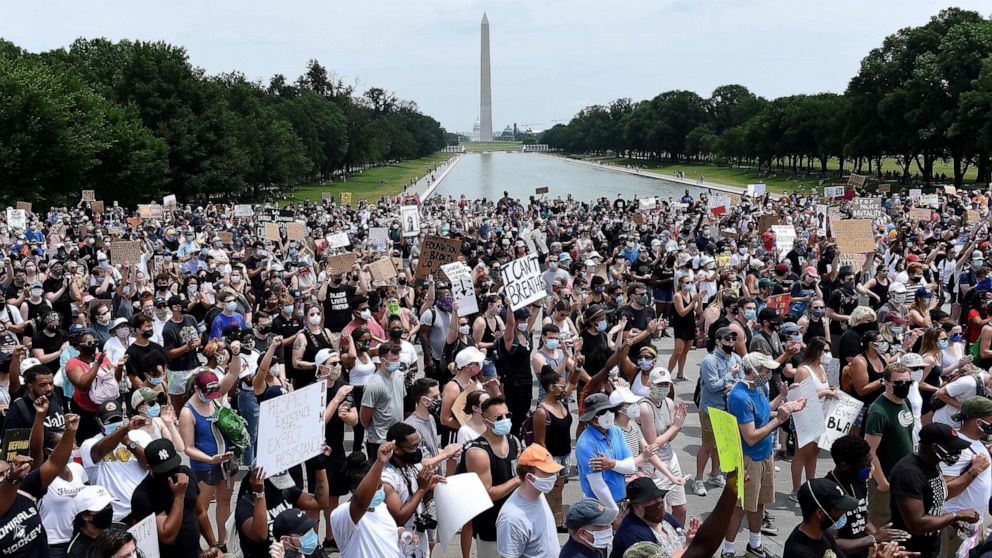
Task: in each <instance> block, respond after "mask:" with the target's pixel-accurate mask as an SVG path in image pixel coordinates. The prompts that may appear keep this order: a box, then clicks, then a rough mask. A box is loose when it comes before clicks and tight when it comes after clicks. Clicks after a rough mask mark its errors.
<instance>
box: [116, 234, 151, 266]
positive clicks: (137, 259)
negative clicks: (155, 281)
mask: <svg viewBox="0 0 992 558" xmlns="http://www.w3.org/2000/svg"><path fill="white" fill-rule="evenodd" d="M142 254H144V249H143V248H142V246H141V241H140V240H118V241H115V242H112V243H111V244H110V261H111V263H113V264H114V265H131V264H136V263H141V255H142Z"/></svg>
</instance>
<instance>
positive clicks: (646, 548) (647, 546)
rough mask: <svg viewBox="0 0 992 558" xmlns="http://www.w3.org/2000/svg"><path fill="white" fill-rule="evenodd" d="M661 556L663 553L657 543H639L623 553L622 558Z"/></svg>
mask: <svg viewBox="0 0 992 558" xmlns="http://www.w3.org/2000/svg"><path fill="white" fill-rule="evenodd" d="M663 554H664V552H663V551H662V550H661V547H660V546H658V543H653V542H650V541H641V542H639V543H634V544H632V545H630V547H628V548H627V550H626V551H625V552H624V553H623V558H658V556H662V555H663Z"/></svg>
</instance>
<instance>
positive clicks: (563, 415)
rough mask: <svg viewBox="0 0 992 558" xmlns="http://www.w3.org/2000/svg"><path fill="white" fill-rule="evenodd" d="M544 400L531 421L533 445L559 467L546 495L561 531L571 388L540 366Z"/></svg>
mask: <svg viewBox="0 0 992 558" xmlns="http://www.w3.org/2000/svg"><path fill="white" fill-rule="evenodd" d="M538 381H539V382H540V383H541V389H542V391H544V398H543V399H541V400H540V401H538V403H537V408H536V409H534V414H533V417H532V418H531V420H532V424H533V428H534V443H535V444H540V445H541V446H544V448H545V449H547V450H548V453H550V454H551V457H552V458H553V459H554V460H555V462H556V463H558V464H559V465H561V466H562V469H561V471H559V473H558V478H557V479H555V486H554V488H552V489H551V492H548V496H547V498H548V505H549V506H550V507H551V513H552V514H554V518H555V525H557V526H558V528H559V530H560V531H561V530H563V529H564V528H565V512H564V510H563V507H562V499H561V494H562V490H564V489H565V483H566V482H568V471H569V462H568V456H569V455H571V453H572V434H571V432H572V415H571V414H570V413H569V412H568V397H569V394H571V393H572V390H573V389H574V388H575V385H574V384H571V383H566V382H565V381H564V380H563V379H562V377H561V376H560V375H559V374H558V372H556V371H555V369H554V368H552V367H551V366H548V365H544V367H542V368H541V376H540V378H539V379H538Z"/></svg>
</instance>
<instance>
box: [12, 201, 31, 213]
mask: <svg viewBox="0 0 992 558" xmlns="http://www.w3.org/2000/svg"><path fill="white" fill-rule="evenodd" d="M15 207H16V208H17V209H23V210H24V211H27V212H28V213H31V202H23V201H19V202H17V205H16V206H15Z"/></svg>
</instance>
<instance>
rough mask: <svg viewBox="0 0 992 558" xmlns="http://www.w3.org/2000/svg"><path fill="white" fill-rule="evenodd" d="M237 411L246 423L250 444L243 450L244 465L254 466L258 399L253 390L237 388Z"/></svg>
mask: <svg viewBox="0 0 992 558" xmlns="http://www.w3.org/2000/svg"><path fill="white" fill-rule="evenodd" d="M238 410H239V411H240V413H241V416H242V417H244V419H245V422H247V423H248V438H249V440H250V443H249V444H248V449H246V450H245V458H244V463H245V464H246V465H254V463H255V446H256V444H257V443H258V398H257V397H255V392H254V391H253V390H247V389H241V387H240V386H239V387H238Z"/></svg>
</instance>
